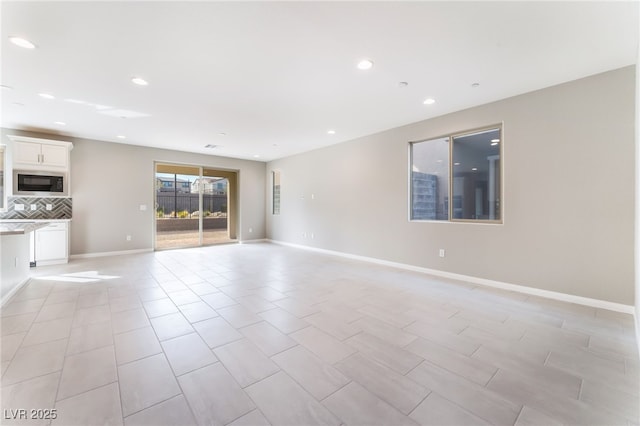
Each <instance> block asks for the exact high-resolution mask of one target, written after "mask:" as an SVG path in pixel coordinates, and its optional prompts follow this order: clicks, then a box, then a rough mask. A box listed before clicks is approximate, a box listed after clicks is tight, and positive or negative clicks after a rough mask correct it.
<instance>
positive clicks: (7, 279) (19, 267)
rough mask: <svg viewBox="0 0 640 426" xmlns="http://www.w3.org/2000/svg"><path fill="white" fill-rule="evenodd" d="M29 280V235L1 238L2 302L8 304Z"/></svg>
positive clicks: (0, 287)
mask: <svg viewBox="0 0 640 426" xmlns="http://www.w3.org/2000/svg"><path fill="white" fill-rule="evenodd" d="M28 278H29V234H25V235H3V236H1V237H0V300H2V302H3V303H4V302H6V301H7V300H8V298H9V297H11V295H12V294H13V293H14V292H15V290H16V289H17V288H18V286H19V285H20V284H22V283H23V282H25V281H26V280H27V279H28Z"/></svg>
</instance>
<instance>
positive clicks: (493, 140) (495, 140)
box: [491, 139, 500, 143]
mask: <svg viewBox="0 0 640 426" xmlns="http://www.w3.org/2000/svg"><path fill="white" fill-rule="evenodd" d="M491 142H495V143H498V142H500V139H491Z"/></svg>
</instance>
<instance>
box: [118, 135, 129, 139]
mask: <svg viewBox="0 0 640 426" xmlns="http://www.w3.org/2000/svg"><path fill="white" fill-rule="evenodd" d="M116 138H118V139H126V138H127V137H126V136H125V135H118V136H116Z"/></svg>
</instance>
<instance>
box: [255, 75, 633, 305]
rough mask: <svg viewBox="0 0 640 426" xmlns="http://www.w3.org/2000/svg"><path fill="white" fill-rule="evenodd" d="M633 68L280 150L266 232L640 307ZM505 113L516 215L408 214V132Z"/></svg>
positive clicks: (509, 207) (470, 123)
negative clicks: (421, 217)
mask: <svg viewBox="0 0 640 426" xmlns="http://www.w3.org/2000/svg"><path fill="white" fill-rule="evenodd" d="M634 72H635V69H634V67H627V68H623V69H620V70H615V71H611V72H607V73H603V74H599V75H595V76H591V77H588V78H585V79H581V80H577V81H574V82H570V83H566V84H562V85H559V86H555V87H551V88H547V89H543V90H539V91H536V92H532V93H528V94H524V95H521V96H516V97H513V98H509V99H505V100H502V101H499V102H495V103H491V104H488V105H483V106H480V107H476V108H471V109H468V110H464V111H459V112H456V113H453V114H448V115H445V116H441V117H437V118H434V119H430V120H426V121H422V122H418V123H414V124H411V125H407V126H403V127H399V128H396V129H391V130H388V131H385V132H382V133H378V134H374V135H370V136H367V137H363V138H360V139H357V140H354V141H350V142H346V143H342V144H338V145H334V146H331V147H328V148H324V149H319V150H316V151H312V152H308V153H304V154H300V155H296V156H292V157H288V158H284V159H281V160H276V161H272V162H270V163H269V164H268V165H267V170H266V173H265V175H267V176H268V175H269V174H270V172H271V171H272V170H275V169H277V170H281V172H282V182H281V194H282V195H281V197H282V198H281V215H279V216H272V215H270V214H269V215H268V216H267V237H268V238H271V239H273V240H279V241H284V242H289V243H294V244H302V245H308V246H312V247H317V248H321V249H326V250H334V251H339V252H344V253H349V254H354V255H359V256H366V257H372V258H377V259H383V260H386V261H391V262H398V263H403V264H409V265H414V266H418V267H423V268H429V269H436V270H441V271H444V272H451V273H456V274H463V275H468V276H473V277H478V278H485V279H489V280H495V281H500V282H505V283H511V284H517V285H521V286H528V287H533V288H537V289H542V290H549V291H554V292H560V293H565V294H571V295H577V296H582V297H588V298H593V299H599V300H604V301H610V302H615V303H622V304H626V305H633V304H634V256H633V252H634V233H633V229H634V185H633V184H632V182H633V181H634V169H635V167H634V142H633V141H634V127H635V119H634V97H635V96H634V94H635V88H634V86H635V76H634ZM501 122H503V123H504V127H503V130H504V133H503V143H504V147H503V148H504V180H503V182H504V195H505V196H504V200H503V205H504V224H503V225H479V224H461V223H434V222H428V223H416V222H409V221H408V219H407V218H408V142H409V141H416V140H424V139H430V138H435V137H439V136H442V135H446V134H450V133H452V132H458V131H464V130H468V129H474V128H478V127H483V126H487V125H492V124H496V123H501ZM269 179H270V178H269ZM267 182H268V181H267ZM267 189H268V195H267V200H268V206H267V209H266V210H267V212H270V211H271V210H270V197H271V195H270V185H267ZM312 194H313V195H314V198H313V199H312V197H311V195H312ZM303 197H304V198H303ZM305 233H306V235H307V237H306V238H305V237H304V234H305ZM311 233H313V234H314V238H313V239H311V238H310V236H311ZM440 248H444V249H446V253H447V255H446V257H445V258H440V257H438V250H439V249H440Z"/></svg>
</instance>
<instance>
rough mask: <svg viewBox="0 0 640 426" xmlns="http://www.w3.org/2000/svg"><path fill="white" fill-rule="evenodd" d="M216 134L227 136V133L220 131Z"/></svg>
mask: <svg viewBox="0 0 640 426" xmlns="http://www.w3.org/2000/svg"><path fill="white" fill-rule="evenodd" d="M218 136H227V134H226V133H225V132H220V133H218Z"/></svg>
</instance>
